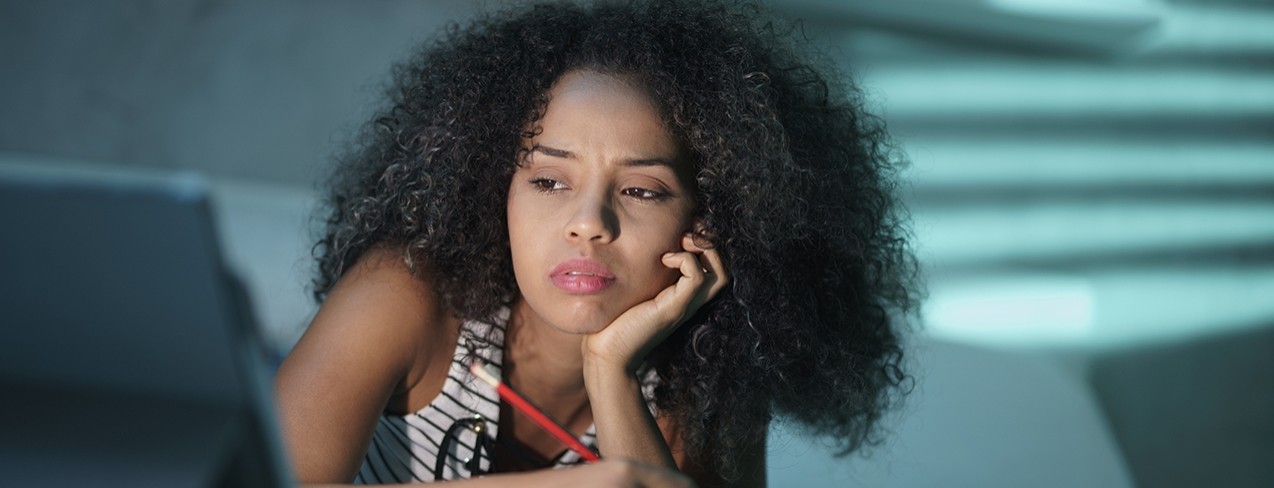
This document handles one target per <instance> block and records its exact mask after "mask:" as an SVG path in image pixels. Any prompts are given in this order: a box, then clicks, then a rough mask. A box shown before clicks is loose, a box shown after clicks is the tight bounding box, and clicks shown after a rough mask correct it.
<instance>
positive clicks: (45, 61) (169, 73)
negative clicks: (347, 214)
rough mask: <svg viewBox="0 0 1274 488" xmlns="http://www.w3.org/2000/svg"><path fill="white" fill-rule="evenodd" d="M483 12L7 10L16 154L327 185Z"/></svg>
mask: <svg viewBox="0 0 1274 488" xmlns="http://www.w3.org/2000/svg"><path fill="white" fill-rule="evenodd" d="M469 8H471V2H463V1H460V0H450V1H432V2H415V1H380V2H339V1H313V2H283V1H251V0H207V1H162V0H154V1H145V0H125V1H109V2H98V1H91V0H85V1H66V0H60V1H58V0H55V1H51V2H22V1H6V2H4V3H3V4H0V66H3V70H4V73H5V74H4V75H3V78H0V80H2V81H0V150H4V151H13V152H25V153H37V154H46V155H55V156H64V157H70V158H75V159H83V160H88V161H94V162H108V163H116V164H125V165H140V166H146V167H156V168H171V169H192V170H199V171H202V172H206V173H210V174H213V175H220V176H230V177H238V178H246V179H253V180H263V181H270V182H280V183H288V184H293V185H304V186H311V185H312V184H313V182H315V181H317V180H318V179H320V178H321V176H322V175H323V174H324V168H325V164H326V162H327V161H328V160H329V156H330V155H331V153H332V151H333V149H334V148H336V147H338V146H339V144H340V143H341V141H342V140H343V138H345V137H347V135H348V134H349V133H351V132H352V130H353V129H354V128H355V127H357V126H358V125H359V124H360V123H361V122H362V120H363V119H364V118H366V114H367V113H368V108H369V106H370V105H371V103H370V102H371V101H372V100H375V99H376V95H377V94H378V93H379V92H378V87H379V86H380V83H381V82H382V81H383V80H384V79H385V77H386V75H387V73H388V68H389V66H390V65H391V63H393V62H394V61H395V60H398V59H401V58H402V57H404V56H405V55H406V54H407V53H409V52H410V51H411V50H412V49H413V47H414V46H415V44H417V43H418V42H419V41H421V40H423V39H426V38H428V37H429V35H430V34H431V33H432V32H434V31H435V30H436V29H437V28H438V27H439V26H440V25H442V24H443V23H444V22H445V21H447V20H449V19H452V18H455V17H458V16H462V15H464V14H465V13H467V12H468V9H469Z"/></svg>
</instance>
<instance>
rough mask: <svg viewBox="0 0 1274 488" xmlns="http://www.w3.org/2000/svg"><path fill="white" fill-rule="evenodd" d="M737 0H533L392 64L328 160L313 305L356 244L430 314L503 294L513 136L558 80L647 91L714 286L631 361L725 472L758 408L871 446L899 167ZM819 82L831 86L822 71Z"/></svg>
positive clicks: (817, 67) (508, 263)
mask: <svg viewBox="0 0 1274 488" xmlns="http://www.w3.org/2000/svg"><path fill="white" fill-rule="evenodd" d="M769 18H771V16H770V15H769V14H768V13H767V12H765V11H764V10H763V9H761V8H760V7H757V6H755V5H748V4H745V5H734V4H730V3H721V2H714V1H708V2H691V1H677V0H656V1H649V2H638V3H629V2H607V3H599V4H595V5H587V6H585V5H579V4H575V3H558V4H549V5H533V6H529V7H521V8H517V9H514V10H512V11H507V12H501V13H497V14H494V15H489V16H487V17H485V18H482V19H479V20H476V21H474V22H473V23H472V24H469V25H467V26H452V27H450V28H449V29H448V30H447V31H446V32H445V33H444V34H443V35H441V36H440V38H438V39H436V40H434V41H432V42H430V43H428V44H427V45H425V46H424V47H423V49H422V50H421V51H420V52H419V53H418V54H417V55H415V56H413V57H412V58H411V59H410V60H409V61H408V62H407V63H406V64H403V65H400V66H397V67H396V69H395V71H394V74H395V76H394V82H393V84H392V87H391V88H390V90H389V93H388V95H389V101H390V104H389V106H388V107H387V108H385V109H383V110H382V111H381V112H380V113H379V114H378V115H377V116H376V117H375V119H374V121H373V122H372V123H371V124H369V125H368V126H367V128H366V129H365V130H364V131H363V132H362V134H361V137H362V138H361V140H360V141H361V142H360V143H358V144H357V145H356V146H355V147H353V148H351V150H350V151H348V152H347V154H346V155H345V156H344V157H343V158H341V160H340V161H338V162H339V165H338V170H337V172H336V174H335V176H334V178H333V184H332V187H331V188H332V190H331V193H330V195H329V198H328V200H327V202H326V203H327V205H328V208H327V212H328V214H327V217H326V230H325V233H324V235H323V236H322V238H321V240H320V241H319V243H318V244H317V245H316V246H315V251H316V254H317V255H318V259H319V273H318V277H317V279H316V280H315V297H316V298H317V299H318V300H322V299H323V298H324V297H325V296H326V294H327V292H328V291H329V290H330V288H331V287H332V285H333V284H334V282H335V281H336V280H337V279H338V278H339V277H340V276H341V274H342V273H343V272H345V270H346V269H348V268H349V267H350V266H351V265H352V264H353V263H354V262H356V261H357V259H358V258H359V257H360V256H361V255H362V254H363V253H365V252H367V251H368V249H370V248H371V247H372V246H377V245H382V244H386V243H389V244H393V245H397V246H400V247H401V248H402V249H404V252H403V256H404V259H405V260H406V262H407V264H408V265H410V266H413V269H419V266H420V265H421V263H426V265H427V267H428V268H429V270H430V275H431V276H432V277H433V279H434V280H435V281H434V282H433V284H434V286H435V287H436V289H438V290H439V292H440V294H441V296H442V297H443V298H444V300H445V302H446V304H447V306H449V307H450V308H451V309H452V310H453V311H454V313H455V314H456V315H458V316H460V317H464V318H474V319H486V320H491V319H492V317H493V316H494V315H495V314H496V313H497V312H498V311H499V310H500V309H501V308H502V307H505V306H508V305H509V304H510V300H511V297H516V296H517V285H516V283H515V281H514V276H513V268H512V260H511V256H510V250H509V240H508V228H507V225H506V216H505V198H506V195H507V192H508V187H509V184H510V178H511V177H512V174H513V171H514V170H515V167H516V163H517V161H516V155H517V154H518V151H519V150H520V148H521V143H522V140H523V138H525V137H528V136H529V135H531V134H528V132H527V128H534V127H535V124H536V122H537V121H538V120H539V118H540V117H541V116H542V115H543V113H544V110H545V107H546V106H547V103H548V100H547V97H548V95H547V94H548V92H549V89H550V87H551V86H552V85H553V83H554V82H555V81H556V80H558V79H559V78H560V77H561V76H562V75H563V74H564V73H566V72H568V71H570V70H575V69H588V70H593V71H596V72H600V73H607V74H616V75H622V76H629V77H631V78H632V79H635V80H638V81H640V82H642V83H644V84H645V85H646V86H647V87H648V89H649V90H650V92H651V93H652V94H653V99H654V100H655V101H656V103H657V104H658V105H659V106H660V107H659V108H660V111H661V113H662V116H663V117H664V119H665V122H666V124H667V125H668V126H669V128H670V129H671V131H672V132H673V133H674V134H675V136H676V137H678V138H679V139H681V140H682V141H683V142H684V144H685V147H687V148H688V149H689V152H690V153H691V157H692V160H693V163H694V170H695V174H696V183H697V185H698V194H697V209H696V212H697V217H698V218H700V219H701V220H702V222H703V223H704V226H705V228H704V229H703V232H702V233H701V235H700V236H698V237H700V238H702V239H706V240H708V241H709V242H710V244H711V245H713V246H715V247H716V248H717V249H719V250H720V251H721V253H722V255H723V256H724V257H725V259H726V260H727V263H728V268H729V270H730V272H731V275H732V282H731V285H730V286H728V287H727V288H726V289H725V290H723V291H722V293H721V294H720V295H719V296H718V297H717V298H716V299H715V300H714V301H712V302H710V303H709V304H708V305H706V306H705V307H704V308H703V309H701V310H700V312H699V313H698V314H696V316H695V317H693V318H692V319H690V320H689V321H688V322H687V323H686V324H684V325H682V326H681V327H680V328H679V329H678V330H677V331H676V332H675V333H674V334H673V335H672V336H671V337H669V338H668V339H667V340H666V341H665V342H664V343H663V344H661V345H660V346H659V347H658V348H657V349H656V351H655V352H653V353H652V354H651V356H650V357H649V358H648V360H647V365H648V366H649V367H653V368H655V369H656V371H657V372H658V374H659V377H660V378H661V382H660V384H659V386H658V388H657V389H656V395H655V396H656V404H657V406H658V408H659V409H660V412H661V414H662V415H671V416H672V418H674V419H676V420H677V421H678V422H679V425H680V427H681V428H682V430H683V433H684V436H685V442H686V447H687V450H688V452H689V453H690V455H692V456H698V457H697V458H698V459H701V460H703V461H704V462H705V465H707V466H714V467H715V468H716V469H717V470H718V472H719V474H721V475H722V476H725V477H726V478H727V479H729V478H730V477H731V476H733V475H734V474H735V473H737V471H738V468H739V466H738V465H737V464H738V463H737V461H736V460H735V459H733V458H732V453H734V452H737V448H739V447H741V446H745V445H748V444H749V443H754V442H756V441H757V440H758V439H760V436H763V435H765V430H766V428H767V427H766V426H767V425H768V424H769V421H770V420H771V418H772V417H773V416H774V415H779V416H782V417H783V418H788V419H792V420H795V421H797V422H798V423H799V424H803V425H804V426H806V427H807V428H808V429H809V430H811V431H813V432H817V433H820V434H824V435H827V436H829V437H830V438H832V439H835V440H836V443H837V447H838V448H840V452H841V454H847V453H849V452H851V451H854V450H856V449H858V448H859V447H861V446H862V445H864V444H865V443H874V442H876V441H878V440H879V435H878V428H877V424H878V420H879V419H880V417H881V415H882V413H883V412H884V411H885V410H886V409H887V407H889V406H890V405H892V404H893V403H894V401H895V400H896V399H897V398H898V397H899V394H900V392H901V391H902V390H904V388H899V386H901V385H904V384H905V383H906V381H907V380H908V377H907V375H906V374H904V372H903V371H902V369H901V367H900V366H901V363H902V359H903V350H902V347H901V338H900V333H901V329H902V328H903V327H904V325H903V324H905V322H906V320H905V318H906V317H907V316H908V314H909V313H910V312H913V311H914V309H915V303H916V301H917V295H918V293H919V292H918V284H917V282H918V280H917V266H916V264H915V259H914V257H913V255H912V254H911V252H910V251H909V248H908V246H907V237H908V233H907V228H906V226H905V223H906V220H907V215H906V213H905V210H904V209H902V207H901V206H899V204H898V200H897V198H896V196H895V187H896V184H897V183H896V172H897V169H898V167H899V164H898V163H899V162H900V158H898V157H897V152H896V151H895V150H894V148H893V146H892V144H891V142H890V140H889V138H888V137H887V135H886V133H885V130H884V125H883V123H882V121H881V120H880V119H879V118H877V117H875V116H873V115H871V114H869V113H868V112H867V111H866V110H865V109H864V102H863V97H862V94H861V92H860V91H859V89H858V88H857V87H855V86H853V85H852V84H851V83H850V82H849V81H848V80H847V78H846V77H844V76H841V75H839V74H837V73H834V72H831V71H830V70H829V69H830V67H831V66H833V63H828V62H825V61H824V62H820V63H817V64H815V63H814V62H813V61H812V59H814V58H815V56H814V55H813V54H812V53H813V50H812V49H811V48H810V47H809V46H808V42H807V41H806V40H805V39H804V38H803V37H802V36H799V35H794V34H796V33H797V32H798V29H796V28H794V27H779V26H777V25H776V23H774V22H772V21H769V20H767V19H769ZM829 73H830V74H829Z"/></svg>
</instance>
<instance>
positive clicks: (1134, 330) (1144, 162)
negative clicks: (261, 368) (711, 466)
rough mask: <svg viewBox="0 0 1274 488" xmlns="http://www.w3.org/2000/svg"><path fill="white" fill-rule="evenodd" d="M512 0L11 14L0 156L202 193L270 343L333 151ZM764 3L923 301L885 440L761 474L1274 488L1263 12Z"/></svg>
mask: <svg viewBox="0 0 1274 488" xmlns="http://www.w3.org/2000/svg"><path fill="white" fill-rule="evenodd" d="M503 3H505V2H496V1H488V2H464V1H459V0H446V1H429V2H425V1H402V0H399V1H377V2H350V1H340V2H338V1H330V0H322V1H309V2H286V1H251V0H198V1H196V0H171V1H158V0H155V1H141V0H123V1H114V2H93V1H88V0H83V1H67V0H50V1H43V2H21V1H9V0H5V1H3V2H0V69H2V70H3V71H2V73H3V74H2V75H0V164H10V163H12V164H36V165H45V166H57V167H65V168H68V170H74V169H76V168H96V169H102V168H118V169H119V170H120V171H133V172H160V173H167V172H174V171H192V172H197V173H200V174H203V175H205V176H206V177H208V179H209V180H210V181H211V183H212V187H213V195H214V198H215V200H214V209H215V211H216V212H217V219H218V224H219V228H220V231H221V239H222V242H221V245H222V249H223V250H224V252H225V253H226V254H227V257H228V259H229V260H230V262H231V264H232V266H233V267H234V269H235V271H236V272H237V273H238V274H239V275H240V276H241V277H242V278H243V279H244V281H245V283H246V286H247V288H248V290H249V292H250V294H251V296H252V299H253V301H254V304H255V305H254V306H255V310H256V312H257V318H258V321H259V322H260V323H261V325H262V326H263V330H264V332H265V333H266V335H267V337H268V339H269V340H270V342H271V344H273V345H274V347H276V348H277V350H278V351H279V352H280V353H285V352H286V351H287V350H288V349H289V348H290V347H291V344H292V343H293V342H294V341H295V340H296V338H297V337H299V335H300V334H301V332H302V331H303V329H304V326H305V324H306V323H307V322H308V319H309V317H310V316H311V314H312V313H313V311H314V308H315V305H314V303H313V301H312V300H311V299H310V298H309V294H308V288H307V286H308V282H309V278H310V276H311V269H312V268H311V263H310V261H309V260H308V255H309V246H310V245H311V244H312V241H313V237H312V236H313V232H314V227H313V221H314V220H313V215H312V213H313V210H314V205H315V202H316V200H317V195H318V194H319V192H320V189H321V184H322V181H323V179H324V177H325V176H326V174H327V172H328V169H329V167H328V165H329V164H330V162H331V156H332V154H333V152H334V151H336V150H338V149H339V148H340V147H342V145H343V144H345V143H347V141H348V139H347V138H348V137H349V136H350V134H352V133H353V132H354V130H355V129H356V128H357V127H358V126H359V125H360V124H362V123H363V122H364V121H365V120H366V119H367V118H368V117H369V115H370V110H371V109H372V108H373V107H374V106H376V105H377V103H378V100H379V95H380V87H381V86H382V85H381V84H382V82H384V81H385V80H386V78H387V74H388V70H389V67H390V66H391V65H392V64H393V63H394V62H395V61H397V60H400V59H403V58H404V57H405V56H407V55H408V54H410V53H411V52H412V50H413V49H414V48H415V46H417V45H418V44H419V43H420V42H422V41H424V40H426V39H428V38H429V37H430V36H431V35H432V34H433V33H434V32H436V31H437V30H438V29H440V28H442V27H443V26H445V25H446V24H447V23H449V22H455V21H462V20H463V19H465V18H466V17H468V16H471V15H473V13H474V12H476V11H478V10H483V9H492V8H498V7H499V6H500V5H502V4H503ZM766 3H768V4H770V5H771V6H773V7H774V8H775V9H776V10H777V11H778V12H779V13H780V14H781V15H783V16H787V17H790V18H793V19H800V20H802V23H801V24H800V25H801V28H802V30H803V31H804V33H805V35H806V36H808V37H809V38H810V39H811V40H812V41H813V42H814V44H815V45H818V46H823V47H824V51H825V53H826V55H827V56H828V57H829V59H833V60H834V61H835V62H837V63H840V64H841V68H842V69H843V70H845V71H846V72H847V73H849V74H850V75H851V76H853V77H854V79H855V80H857V82H858V83H859V84H860V86H861V87H862V88H863V89H864V91H865V93H866V94H867V96H868V98H869V99H870V100H871V101H872V104H873V107H874V108H875V110H876V111H877V112H878V113H879V114H881V115H882V116H883V117H884V118H885V119H886V120H887V121H888V124H889V127H890V128H891V132H892V134H893V135H894V137H895V138H896V140H897V141H898V143H899V146H900V149H901V150H902V152H903V153H905V155H906V156H907V158H908V159H909V160H910V161H911V163H910V166H909V167H908V168H907V169H906V171H905V172H904V173H903V176H904V178H905V179H906V181H907V184H906V186H905V187H904V190H903V191H904V194H905V198H906V200H907V202H908V204H909V207H910V209H911V212H912V217H913V221H914V232H915V237H916V239H915V242H916V250H917V252H918V254H919V255H920V257H921V259H922V260H923V262H924V263H925V267H926V273H927V280H928V285H929V296H928V299H927V300H926V302H925V305H924V307H923V312H922V316H923V319H924V325H923V327H922V328H920V329H918V330H917V331H916V334H915V338H914V344H915V349H914V353H913V355H912V357H913V361H914V367H913V371H914V372H915V374H916V379H917V384H916V386H917V387H916V391H915V392H914V393H913V395H911V397H910V400H909V401H908V403H907V405H906V407H905V408H903V409H902V410H900V412H899V413H898V415H896V416H895V418H893V419H891V422H892V423H891V424H890V425H891V432H892V433H893V435H892V436H891V437H890V438H889V440H888V441H886V442H885V443H884V444H882V445H881V446H880V447H879V448H877V449H875V450H873V451H872V452H870V453H867V454H869V455H868V456H866V457H855V458H852V459H848V460H841V459H834V458H831V457H830V456H828V455H827V453H826V449H823V448H821V447H820V445H819V443H818V442H817V441H811V440H809V439H806V438H804V437H802V436H800V435H799V432H796V431H789V430H785V429H786V428H785V427H784V426H781V425H780V426H779V427H778V428H777V430H776V432H775V435H774V439H773V442H772V444H773V446H772V447H771V460H770V463H771V484H773V485H775V486H787V485H790V484H795V483H797V482H800V483H804V484H808V485H811V486H818V485H825V486H844V485H846V484H857V485H863V486H1151V487H1157V486H1173V487H1175V486H1183V487H1184V486H1205V485H1206V486H1274V2H1271V1H1268V0H1217V1H1204V0H1173V1H1168V0H1159V1H1154V0H1106V1H1100V0H771V1H769V2H766ZM0 272H2V271H0Z"/></svg>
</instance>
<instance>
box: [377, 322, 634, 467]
mask: <svg viewBox="0 0 1274 488" xmlns="http://www.w3.org/2000/svg"><path fill="white" fill-rule="evenodd" d="M507 322H508V311H507V310H505V311H504V312H503V313H502V315H501V316H500V317H499V325H498V326H493V325H492V324H487V323H483V322H478V321H473V320H470V321H465V322H464V325H462V326H461V331H460V342H459V344H457V345H456V352H455V355H454V357H453V359H452V364H451V369H450V371H449V372H448V373H447V380H446V382H445V383H444V384H443V387H442V392H441V393H439V394H438V397H437V398H434V400H433V402H432V403H430V404H429V405H428V406H426V407H425V408H423V409H420V410H419V411H417V412H415V413H413V414H409V415H389V414H386V415H384V416H382V417H381V418H380V422H379V423H378V424H377V425H376V431H375V432H374V433H373V434H372V442H371V445H370V446H368V448H367V456H366V457H365V458H363V466H362V467H361V468H360V469H359V471H358V475H357V476H356V477H355V480H354V481H355V482H356V483H362V484H386V483H412V482H429V481H434V480H435V479H443V480H451V479H461V478H468V477H470V476H471V473H470V471H469V469H468V468H466V463H468V462H470V461H471V459H472V458H473V456H474V452H475V445H476V443H477V442H478V435H487V436H490V437H491V438H492V439H494V438H496V436H497V435H498V434H499V430H498V429H499V424H500V422H499V421H500V397H499V394H498V393H496V390H495V388H493V387H491V386H490V385H488V384H486V383H485V382H483V381H481V380H479V379H478V378H476V377H474V376H473V373H471V372H470V371H469V366H468V365H469V361H471V360H472V359H473V358H475V357H477V358H482V359H483V360H484V361H486V362H487V363H489V364H491V365H492V366H494V367H495V368H496V369H498V370H502V362H501V361H502V360H503V353H504V350H503V344H504V324H506V323H507ZM484 338H487V339H489V342H488V340H484ZM647 398H649V395H647ZM474 418H478V419H481V420H482V421H483V423H484V424H485V425H484V427H485V429H486V432H485V433H483V434H478V433H476V432H474V431H473V430H471V429H467V428H464V429H458V430H457V432H460V434H459V435H458V436H456V438H455V440H453V441H452V442H450V443H449V448H448V452H447V453H446V458H445V459H444V461H443V463H442V466H443V467H442V473H440V474H439V473H435V472H434V467H435V464H436V462H437V460H438V449H439V447H440V446H441V445H442V444H443V438H444V434H445V433H446V432H447V430H448V429H449V428H451V426H452V425H453V424H455V423H456V421H457V420H461V419H474ZM580 442H582V443H584V445H586V446H588V447H590V448H592V449H593V450H596V449H597V435H596V432H595V427H594V426H589V428H588V431H587V432H586V433H585V434H584V435H583V436H582V437H580ZM478 458H479V459H478V466H479V468H480V472H487V471H489V470H490V466H491V459H489V458H488V457H487V453H486V452H485V451H482V450H478ZM581 462H583V460H582V459H581V458H580V457H579V454H577V453H575V452H574V451H571V450H569V449H567V450H566V451H565V453H564V454H562V455H561V456H560V457H559V458H558V459H557V461H556V463H555V466H557V467H564V466H572V465H576V464H580V463H581Z"/></svg>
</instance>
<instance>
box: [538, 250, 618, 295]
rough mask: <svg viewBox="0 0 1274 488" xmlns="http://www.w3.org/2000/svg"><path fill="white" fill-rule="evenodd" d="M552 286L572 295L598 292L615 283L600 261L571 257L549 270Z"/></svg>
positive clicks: (613, 276) (613, 277) (612, 276)
mask: <svg viewBox="0 0 1274 488" xmlns="http://www.w3.org/2000/svg"><path fill="white" fill-rule="evenodd" d="M549 279H551V280H553V286H556V287H558V289H560V290H562V291H564V292H567V293H570V294H572V295H588V294H593V293H598V292H600V291H602V290H605V289H607V288H609V287H610V285H612V284H614V283H615V275H614V274H613V273H611V272H610V270H609V269H606V266H603V265H602V263H599V262H597V261H592V260H588V259H572V260H569V261H565V262H563V263H562V264H559V265H557V267H555V268H553V271H550V272H549Z"/></svg>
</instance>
